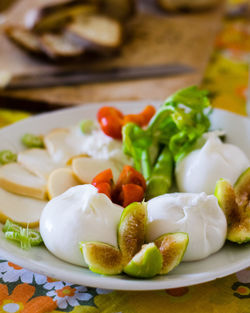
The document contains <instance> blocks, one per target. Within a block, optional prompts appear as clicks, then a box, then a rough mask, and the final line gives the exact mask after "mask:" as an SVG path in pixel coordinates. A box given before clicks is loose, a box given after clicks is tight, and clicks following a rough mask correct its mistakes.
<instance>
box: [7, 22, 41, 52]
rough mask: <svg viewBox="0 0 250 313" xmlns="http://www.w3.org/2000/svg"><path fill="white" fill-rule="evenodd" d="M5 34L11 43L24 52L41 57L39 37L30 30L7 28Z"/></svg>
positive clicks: (16, 27) (14, 27) (18, 27)
mask: <svg viewBox="0 0 250 313" xmlns="http://www.w3.org/2000/svg"><path fill="white" fill-rule="evenodd" d="M5 33H6V35H7V36H8V38H9V39H10V40H11V41H13V42H14V43H15V44H17V45H18V46H20V47H21V48H23V49H25V50H26V51H28V52H30V53H32V54H39V55H42V53H43V52H42V49H41V43H40V40H39V37H38V36H37V35H36V34H34V33H32V32H31V31H30V30H27V29H25V28H23V27H20V26H9V27H7V28H6V29H5Z"/></svg>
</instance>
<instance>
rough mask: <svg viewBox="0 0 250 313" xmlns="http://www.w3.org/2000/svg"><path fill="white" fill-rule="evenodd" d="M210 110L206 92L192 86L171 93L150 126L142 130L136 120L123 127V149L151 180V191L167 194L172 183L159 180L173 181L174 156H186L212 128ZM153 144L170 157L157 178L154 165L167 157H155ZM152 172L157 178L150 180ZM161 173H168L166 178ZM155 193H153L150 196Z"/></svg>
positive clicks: (177, 159)
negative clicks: (152, 152)
mask: <svg viewBox="0 0 250 313" xmlns="http://www.w3.org/2000/svg"><path fill="white" fill-rule="evenodd" d="M210 112H211V109H210V102H209V99H208V93H207V91H204V90H200V89H198V87H196V86H191V87H188V88H185V89H181V90H179V91H177V92H176V93H175V94H173V95H172V96H170V97H169V98H168V99H167V100H166V101H165V103H164V104H163V105H162V106H161V107H160V108H159V110H158V111H157V112H156V114H155V115H154V116H153V118H152V119H151V121H150V123H149V125H148V127H147V129H142V128H141V127H139V126H138V125H136V124H133V123H129V124H127V125H125V126H124V127H123V151H124V153H125V154H127V155H129V156H131V157H132V158H133V161H134V166H135V168H136V169H137V170H138V171H141V172H142V173H143V175H144V177H145V178H146V179H147V181H148V182H151V183H150V184H151V187H152V188H153V189H152V190H155V191H156V190H157V188H158V187H159V190H161V191H160V192H161V193H165V192H167V191H168V189H169V188H170V187H171V183H170V184H169V183H167V184H165V186H166V187H165V188H163V186H162V185H160V184H161V183H160V182H162V181H163V180H164V179H166V181H168V182H171V181H172V177H170V176H171V175H172V172H173V170H172V169H173V166H174V163H173V162H172V159H173V160H174V161H175V162H178V161H179V160H181V159H182V158H183V157H185V156H186V155H187V154H188V153H189V152H190V151H191V150H192V147H193V146H194V144H195V143H196V141H197V139H198V138H200V137H201V136H202V134H203V133H204V132H206V131H207V130H208V129H209V127H210V121H209V114H210ZM152 145H158V146H159V147H163V148H162V149H163V150H162V149H160V150H161V151H164V153H165V154H166V155H167V154H168V159H169V162H166V161H165V162H161V163H160V164H161V167H160V169H161V170H160V172H161V175H160V176H161V179H160V178H159V179H158V180H157V179H156V178H155V177H156V176H158V177H159V175H158V174H154V173H156V170H155V169H154V168H155V167H156V168H157V167H159V162H160V160H162V159H164V160H166V157H165V158H164V157H163V156H161V154H160V155H159V156H158V158H159V162H158V160H157V159H156V160H152V158H151V155H150V149H151V147H152ZM165 147H166V149H165V150H164V148H165ZM161 153H163V152H161ZM169 154H171V157H170V156H169ZM163 164H164V165H165V168H164V167H163ZM162 167H163V168H162ZM157 172H159V170H158V171H157ZM164 173H165V174H164ZM151 175H154V179H151ZM162 175H163V176H164V175H165V178H164V177H162ZM164 190H165V192H163V191H164ZM156 193H157V192H153V193H152V194H151V192H150V194H151V197H153V196H154V194H156Z"/></svg>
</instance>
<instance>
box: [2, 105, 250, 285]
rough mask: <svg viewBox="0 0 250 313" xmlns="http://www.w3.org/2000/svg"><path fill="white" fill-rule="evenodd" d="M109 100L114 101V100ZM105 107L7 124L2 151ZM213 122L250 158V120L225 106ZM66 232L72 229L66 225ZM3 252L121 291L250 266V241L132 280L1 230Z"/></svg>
mask: <svg viewBox="0 0 250 313" xmlns="http://www.w3.org/2000/svg"><path fill="white" fill-rule="evenodd" d="M151 103H152V102H151ZM145 104H146V103H145V102H123V103H119V104H117V103H115V105H117V106H118V107H119V108H121V109H122V110H123V112H130V113H131V112H132V113H133V112H138V111H139V110H141V109H142V108H143V107H144V106H145ZM147 104H148V102H147ZM155 104H156V103H155ZM102 105H103V104H102ZM108 105H112V103H109V104H108ZM113 105H114V104H113ZM100 106H101V105H96V104H91V105H85V106H83V107H80V108H73V109H67V110H62V111H57V112H53V113H49V114H43V115H40V116H36V117H32V118H29V119H27V120H24V121H21V122H18V123H16V124H14V125H11V126H8V127H6V128H4V129H2V130H0V150H2V149H12V150H13V149H14V150H16V151H19V150H20V149H21V145H20V138H21V136H22V134H24V133H26V132H29V133H37V134H41V133H43V134H44V133H46V132H48V131H49V130H50V129H53V128H55V127H64V126H70V125H74V124H76V123H77V122H78V121H79V120H81V119H83V118H95V115H96V112H97V109H98V107H100ZM211 121H212V128H213V129H224V130H225V131H226V133H227V142H231V143H234V144H236V145H238V146H239V147H240V148H241V149H242V150H243V151H245V153H246V154H247V155H248V157H250V119H248V118H244V117H241V116H239V115H235V114H232V113H229V112H226V111H222V110H215V111H214V112H213V114H212V116H211ZM65 231H67V230H66V229H65ZM62 240H63V238H62ZM0 255H1V257H4V258H6V259H8V260H10V261H12V262H14V263H17V264H18V265H20V266H23V267H24V268H27V269H29V270H31V271H34V272H37V273H41V274H44V275H47V276H50V277H54V278H57V279H60V280H63V281H68V282H72V283H76V284H80V285H86V286H91V287H99V288H107V289H119V290H154V289H165V288H176V287H181V286H188V285H194V284H199V283H203V282H207V281H210V280H213V279H216V278H219V277H223V276H226V275H229V274H231V273H235V272H237V271H239V270H241V269H243V268H246V267H248V266H250V245H242V246H238V245H233V244H228V243H227V244H226V245H225V246H224V247H223V249H221V250H220V251H219V252H218V253H216V254H214V255H212V256H210V257H208V258H206V259H204V260H201V261H197V262H186V263H181V264H180V265H179V266H178V267H177V268H176V269H175V270H173V271H172V272H170V273H169V274H168V275H165V276H158V277H155V278H153V279H147V280H139V279H133V278H129V277H127V276H125V275H119V276H102V275H98V274H94V273H92V272H91V271H89V270H88V269H86V268H82V267H79V266H74V265H71V264H69V263H66V262H63V261H61V260H59V259H58V258H56V257H54V256H53V255H52V254H51V253H50V252H49V251H47V250H46V248H44V247H37V248H32V249H31V250H29V251H24V250H21V249H20V248H18V247H17V246H16V245H15V244H13V243H12V242H9V241H7V240H5V239H4V236H3V233H2V232H1V231H0Z"/></svg>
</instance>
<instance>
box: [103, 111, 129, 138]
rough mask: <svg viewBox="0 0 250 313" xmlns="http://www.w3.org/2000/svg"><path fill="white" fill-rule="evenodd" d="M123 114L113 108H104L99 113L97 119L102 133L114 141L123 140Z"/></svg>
mask: <svg viewBox="0 0 250 313" xmlns="http://www.w3.org/2000/svg"><path fill="white" fill-rule="evenodd" d="M123 117H124V116H123V114H122V112H120V111H119V110H118V109H116V108H113V107H102V108H101V109H100V110H99V111H98V113H97V119H98V122H99V124H100V126H101V129H102V131H103V132H104V133H105V134H106V135H107V136H109V137H112V138H114V139H121V138H122V125H123Z"/></svg>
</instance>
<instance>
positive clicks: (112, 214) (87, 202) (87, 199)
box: [40, 184, 123, 267]
mask: <svg viewBox="0 0 250 313" xmlns="http://www.w3.org/2000/svg"><path fill="white" fill-rule="evenodd" d="M122 211H123V208H122V207H121V206H119V205H117V204H114V203H112V201H111V200H110V199H109V198H108V197H107V196H106V195H105V194H102V193H98V192H97V189H96V188H95V187H94V186H92V185H88V184H86V185H79V186H75V187H72V188H70V189H69V190H67V191H66V192H64V193H63V194H61V195H60V196H58V197H56V198H53V199H52V200H50V201H49V202H48V204H47V205H46V206H45V208H44V210H43V212H42V215H41V218H40V232H41V236H42V238H43V241H44V243H45V246H46V247H47V248H48V250H49V251H50V252H51V253H53V254H54V255H55V256H57V257H58V258H60V259H62V260H64V261H67V262H70V263H73V264H76V265H81V266H86V267H87V264H86V263H85V261H84V258H83V256H82V254H81V252H80V249H79V242H80V241H101V242H104V243H107V244H110V245H113V246H115V247H117V227H118V223H119V221H120V216H121V214H122Z"/></svg>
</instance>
